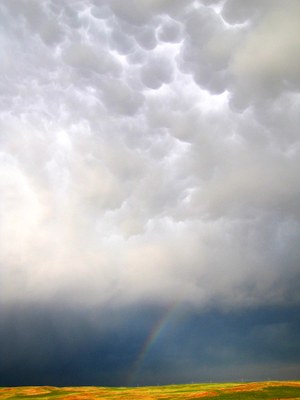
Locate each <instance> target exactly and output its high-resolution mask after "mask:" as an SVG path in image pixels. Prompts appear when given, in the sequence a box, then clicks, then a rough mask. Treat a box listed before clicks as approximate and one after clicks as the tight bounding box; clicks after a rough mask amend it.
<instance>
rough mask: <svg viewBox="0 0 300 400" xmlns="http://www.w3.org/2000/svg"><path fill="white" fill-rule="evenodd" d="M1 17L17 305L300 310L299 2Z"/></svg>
mask: <svg viewBox="0 0 300 400" xmlns="http://www.w3.org/2000/svg"><path fill="white" fill-rule="evenodd" d="M0 12H1V21H2V34H1V48H2V50H1V59H2V62H1V66H0V68H1V76H2V78H1V93H2V95H1V114H0V126H1V129H0V134H1V139H0V140H1V153H0V163H1V164H0V185H1V208H0V213H1V225H0V229H1V242H0V274H1V280H0V286H1V287H0V293H1V295H0V296H1V302H2V303H3V304H16V303H17V304H18V303H19V302H25V303H26V302H29V303H32V302H33V303H38V302H46V303H56V302H60V300H61V299H64V302H66V303H70V304H75V305H76V306H77V307H78V306H79V305H80V306H83V305H84V306H89V307H90V306H94V305H97V306H103V307H106V306H107V304H114V305H120V304H127V305H130V304H137V303H151V302H153V303H158V304H160V303H161V304H166V303H167V304H169V303H170V302H171V303H172V302H173V301H179V300H180V301H182V302H188V303H190V304H193V305H194V306H196V307H200V308H202V307H206V306H211V305H214V306H217V307H222V308H224V307H225V308H239V307H244V306H247V307H248V306H254V305H256V306H257V305H262V304H282V305H283V304H297V302H298V301H299V293H298V290H297V287H296V285H295V282H296V281H297V279H298V278H299V257H300V254H299V245H298V241H299V235H300V225H299V215H300V214H299V211H300V209H299V204H300V202H299V197H300V192H299V187H300V185H299V173H298V171H299V168H300V157H299V149H300V147H299V132H298V127H299V112H298V110H299V103H300V96H299V79H300V73H299V71H300V68H299V62H300V61H299V60H300V46H299V41H298V37H299V33H300V32H299V30H300V27H299V23H298V21H299V16H300V6H299V2H298V1H294V0H288V1H285V2H284V4H283V3H282V2H280V1H273V0H272V1H271V0H266V1H259V2H258V1H243V2H237V1H234V0H227V1H224V2H220V1H180V0H178V1H177V0H176V1H174V0H173V1H167V0H165V1H162V0H161V1H157V0H151V1H150V0H147V1H132V2H131V5H130V7H128V4H127V2H124V1H119V0H111V1H88V0H82V1H71V2H69V1H68V2H67V1H54V0H53V1H40V2H37V1H27V0H20V1H9V2H6V3H5V4H2V5H1V7H0Z"/></svg>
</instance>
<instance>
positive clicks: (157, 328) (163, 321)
mask: <svg viewBox="0 0 300 400" xmlns="http://www.w3.org/2000/svg"><path fill="white" fill-rule="evenodd" d="M179 304H180V302H179V300H176V301H174V302H173V303H172V304H171V305H170V306H169V307H168V308H167V310H166V312H164V313H163V315H162V316H161V317H160V318H159V319H158V321H157V322H156V323H155V324H154V326H153V327H152V329H151V331H150V333H149V335H148V336H147V339H146V340H145V342H144V344H143V346H142V347H141V349H140V352H139V353H138V355H137V358H136V359H135V361H134V363H133V367H132V370H131V372H130V374H129V377H128V386H132V385H134V383H135V382H136V378H137V377H138V374H139V371H140V369H141V367H142V365H143V363H144V361H145V358H146V356H147V354H148V353H149V351H150V350H151V348H152V346H153V344H154V343H155V342H156V341H157V339H158V338H159V337H160V335H161V334H162V333H163V331H164V330H165V328H166V326H167V325H168V322H169V321H170V320H171V319H172V317H173V316H174V314H175V312H176V311H177V309H178V307H179Z"/></svg>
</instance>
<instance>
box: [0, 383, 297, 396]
mask: <svg viewBox="0 0 300 400" xmlns="http://www.w3.org/2000/svg"><path fill="white" fill-rule="evenodd" d="M0 399H15V400H16V399H35V400H38V399H43V400H46V399H51V400H52V399H53V400H54V399H67V400H87V399H91V400H92V399H103V400H106V399H107V400H108V399H109V400H117V399H127V400H154V399H155V400H159V399H164V400H177V399H203V400H204V399H210V400H214V399H216V400H229V399H232V400H235V399H236V400H238V399H239V400H254V399H269V400H271V399H274V400H275V399H294V400H296V399H298V400H300V382H299V381H285V382H252V383H211V384H202V383H201V384H191V385H169V386H146V387H136V388H126V387H120V388H106V387H92V386H91V387H63V388H58V387H52V386H35V387H32V386H24V387H13V388H0Z"/></svg>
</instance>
